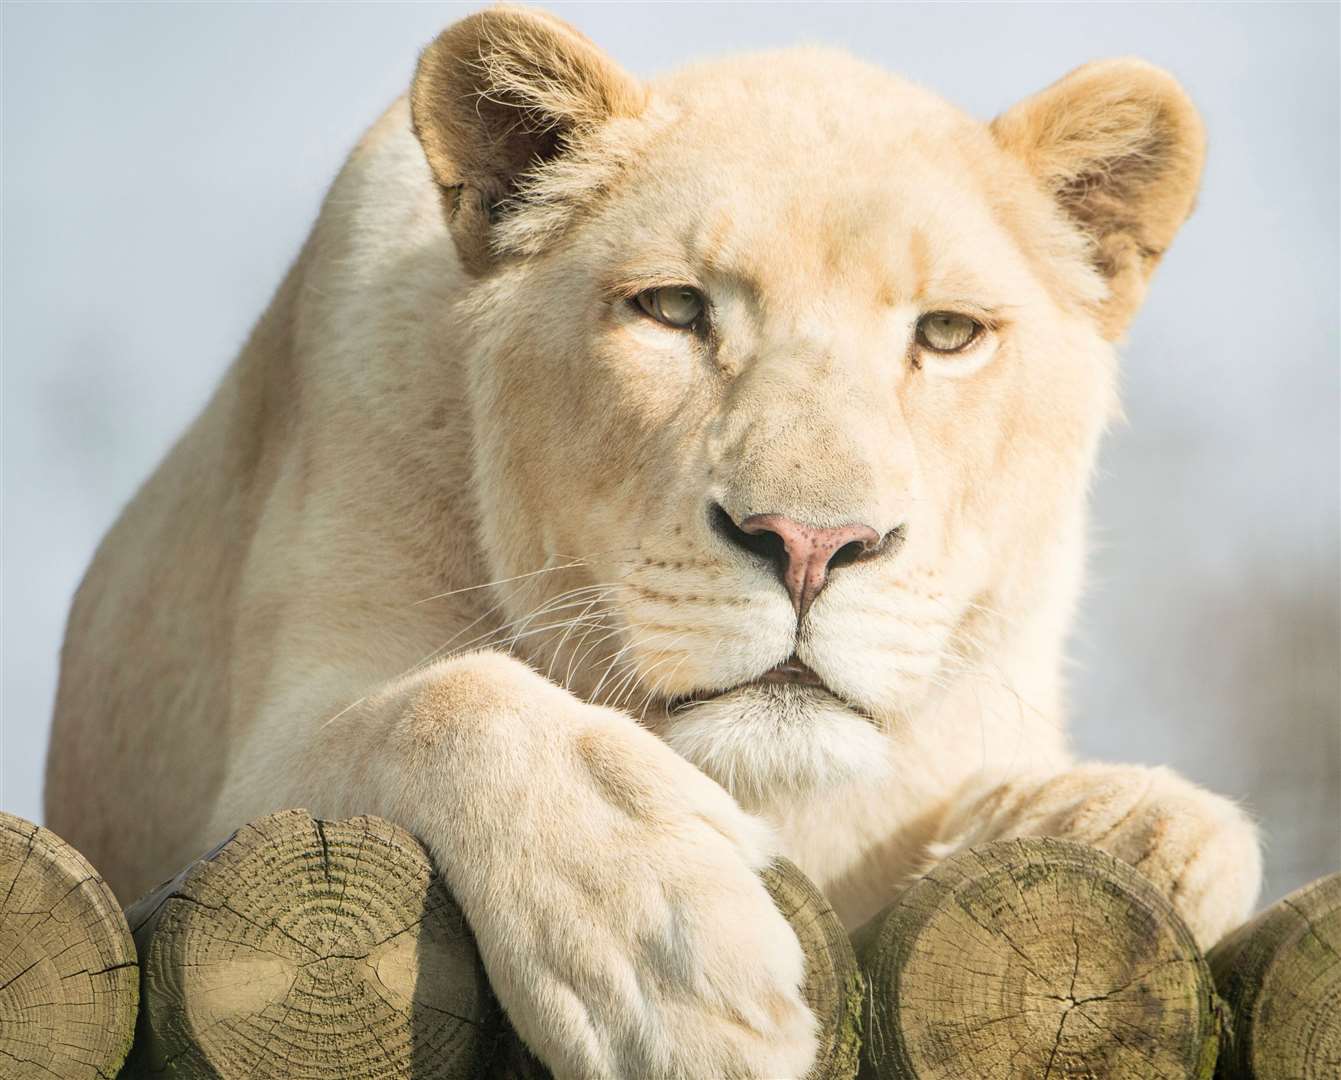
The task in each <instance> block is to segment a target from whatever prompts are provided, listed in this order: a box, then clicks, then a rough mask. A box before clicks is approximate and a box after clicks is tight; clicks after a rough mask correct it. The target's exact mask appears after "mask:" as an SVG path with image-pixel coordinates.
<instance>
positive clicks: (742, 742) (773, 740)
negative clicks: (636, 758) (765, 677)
mask: <svg viewBox="0 0 1341 1080" xmlns="http://www.w3.org/2000/svg"><path fill="white" fill-rule="evenodd" d="M664 737H665V740H666V742H667V743H669V744H670V746H671V747H672V748H673V749H674V750H675V751H676V752H677V753H678V754H679V755H680V756H681V757H683V758H685V759H686V760H688V761H691V762H693V763H694V764H695V765H697V766H698V767H699V768H700V769H702V770H703V771H704V772H705V773H707V774H708V775H709V776H711V777H712V778H713V779H714V780H716V781H717V782H718V783H719V784H721V785H722V786H723V787H724V788H726V790H727V791H729V792H731V794H732V795H734V796H735V797H736V799H737V800H738V801H740V802H741V803H742V804H744V805H746V806H758V805H760V804H764V803H768V802H771V801H773V800H774V799H776V798H777V797H778V796H780V795H787V796H806V795H814V794H817V793H820V792H822V791H824V790H826V789H828V788H833V787H837V786H839V785H842V784H846V783H848V782H850V781H854V780H868V781H869V780H876V779H879V778H880V777H881V776H883V775H884V774H885V773H886V772H888V770H889V766H890V760H889V742H888V740H887V739H886V738H885V736H884V735H882V734H881V733H880V732H879V731H878V730H877V729H876V727H875V725H874V724H872V723H871V722H870V721H869V720H866V719H865V718H863V717H861V716H859V715H857V714H856V713H855V712H853V711H852V710H851V709H848V708H846V707H844V706H843V705H842V704H841V703H840V702H839V701H837V700H836V699H835V698H833V697H832V696H831V695H829V694H826V693H824V692H822V691H819V690H815V689H810V688H803V687H796V686H786V685H779V686H750V687H746V688H744V689H741V690H736V691H733V692H732V693H730V694H726V695H724V696H723V697H720V698H714V699H712V700H711V701H706V702H704V703H703V704H701V705H693V706H690V707H689V708H688V709H686V710H685V711H684V712H683V713H681V714H680V715H679V716H677V717H673V718H672V719H671V722H670V724H669V725H668V727H667V729H666V731H665V736H664Z"/></svg>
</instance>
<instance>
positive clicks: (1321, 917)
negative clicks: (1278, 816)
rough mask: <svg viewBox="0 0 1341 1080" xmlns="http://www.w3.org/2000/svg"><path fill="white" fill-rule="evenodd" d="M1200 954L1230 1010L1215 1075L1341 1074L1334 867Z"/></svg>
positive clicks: (1279, 1079) (1306, 1078)
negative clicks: (1222, 1049) (1204, 957)
mask: <svg viewBox="0 0 1341 1080" xmlns="http://www.w3.org/2000/svg"><path fill="white" fill-rule="evenodd" d="M1207 959H1208V960H1209V961H1210V965H1211V971H1212V973H1213V974H1214V975H1215V982H1216V985H1217V986H1218V987H1219V988H1220V993H1221V994H1223V995H1224V998H1225V1001H1226V1003H1227V1004H1228V1006H1229V1009H1230V1012H1231V1015H1232V1021H1231V1027H1230V1038H1229V1039H1227V1040H1226V1045H1225V1049H1224V1051H1223V1052H1222V1055H1221V1061H1220V1070H1219V1072H1218V1073H1217V1075H1218V1076H1220V1077H1221V1078H1222V1080H1250V1078H1251V1080H1324V1078H1327V1080H1335V1078H1336V1077H1338V1076H1341V874H1332V875H1331V876H1329V877H1325V878H1322V879H1320V880H1318V881H1315V882H1314V883H1313V884H1312V885H1307V886H1305V887H1304V888H1302V889H1300V890H1299V891H1298V892H1294V893H1291V894H1290V895H1289V896H1287V897H1286V898H1285V899H1284V900H1282V901H1280V902H1279V903H1278V904H1276V905H1274V906H1273V907H1270V908H1268V909H1267V910H1266V911H1264V912H1262V913H1261V914H1260V915H1258V916H1257V917H1256V918H1255V919H1253V920H1252V921H1251V922H1249V923H1247V924H1246V925H1244V926H1242V927H1240V928H1239V929H1238V930H1236V931H1235V932H1234V933H1232V934H1230V935H1229V936H1228V937H1227V938H1225V939H1224V941H1222V942H1220V944H1219V945H1217V946H1216V947H1215V948H1214V949H1212V950H1211V952H1210V955H1209V957H1208V958H1207Z"/></svg>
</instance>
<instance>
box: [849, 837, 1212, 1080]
mask: <svg viewBox="0 0 1341 1080" xmlns="http://www.w3.org/2000/svg"><path fill="white" fill-rule="evenodd" d="M855 944H856V947H857V955H858V958H859V960H860V961H861V963H862V965H863V968H864V970H865V973H866V978H867V984H868V989H867V997H866V1003H865V1017H864V1022H863V1027H864V1029H865V1031H864V1063H865V1066H866V1070H865V1071H864V1072H863V1075H868V1074H869V1075H871V1076H874V1077H877V1078H879V1080H896V1078H897V1080H951V1078H953V1080H965V1078H970V1077H971V1078H974V1080H996V1078H1001V1080H1009V1078H1014V1077H1020V1076H1035V1077H1040V1078H1042V1077H1063V1076H1086V1077H1093V1078H1103V1077H1113V1078H1118V1077H1123V1078H1125V1077H1138V1076H1139V1077H1151V1078H1155V1077H1170V1078H1172V1077H1177V1078H1180V1080H1181V1078H1183V1077H1198V1078H1208V1077H1210V1076H1211V1074H1212V1072H1213V1070H1214V1067H1215V1058H1216V1051H1217V1046H1218V1037H1219V1020H1218V1012H1217V1009H1216V999H1215V995H1214V992H1213V989H1212V984H1211V979H1210V972H1209V971H1208V969H1207V967H1206V963H1205V960H1204V959H1203V958H1202V956H1201V954H1200V952H1199V951H1198V949H1197V946H1196V943H1195V941H1194V940H1193V938H1192V934H1191V932H1190V931H1189V930H1188V928H1187V926H1186V925H1185V924H1184V923H1183V921H1182V920H1181V919H1180V918H1179V917H1178V915H1177V913H1176V912H1175V911H1174V910H1173V908H1172V906H1171V905H1170V904H1169V902H1168V900H1166V899H1165V898H1164V897H1163V896H1162V895H1161V894H1160V893H1159V892H1158V891H1157V890H1156V889H1155V887H1154V886H1153V885H1152V884H1150V882H1148V881H1147V880H1146V879H1145V878H1143V877H1142V876H1141V875H1140V874H1139V873H1137V872H1136V871H1135V870H1134V869H1132V868H1131V867H1130V866H1128V865H1126V864H1125V863H1121V862H1119V861H1118V860H1116V859H1114V858H1112V857H1111V856H1109V855H1107V854H1105V853H1103V852H1101V851H1098V850H1097V849H1094V848H1090V847H1086V846H1084V845H1081V844H1074V843H1070V842H1068V841H1064V840H1055V839H1045V838H1028V839H1021V840H1007V841H1000V842H997V843H993V844H988V845H985V846H983V847H980V848H975V849H972V850H970V851H965V852H961V853H959V854H957V855H955V856H953V857H952V858H950V859H947V860H946V861H944V862H942V863H940V864H939V865H938V866H936V867H935V868H934V869H933V870H932V871H931V872H930V873H929V874H927V875H926V876H925V877H924V878H922V879H920V880H919V881H918V882H917V883H916V884H914V885H913V886H912V887H911V888H909V889H908V890H907V892H906V893H904V895H903V896H902V897H900V898H899V900H898V901H897V902H896V903H894V904H893V905H891V906H890V907H889V908H887V909H886V910H885V911H884V912H883V913H881V914H880V915H878V916H877V917H876V918H875V919H874V920H872V921H871V922H870V923H868V924H867V925H866V926H865V927H863V928H862V929H861V930H859V931H858V932H857V934H856V935H855Z"/></svg>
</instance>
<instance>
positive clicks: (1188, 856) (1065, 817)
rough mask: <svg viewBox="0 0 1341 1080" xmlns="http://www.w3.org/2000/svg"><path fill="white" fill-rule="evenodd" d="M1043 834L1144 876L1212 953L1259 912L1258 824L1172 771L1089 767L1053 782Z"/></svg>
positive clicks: (1044, 799) (1046, 792) (1045, 788)
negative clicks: (1089, 847)
mask: <svg viewBox="0 0 1341 1080" xmlns="http://www.w3.org/2000/svg"><path fill="white" fill-rule="evenodd" d="M1037 799H1038V801H1039V802H1040V803H1042V804H1044V805H1046V804H1048V803H1050V802H1054V801H1055V802H1056V803H1059V804H1060V805H1057V807H1056V809H1055V810H1054V811H1053V812H1052V813H1051V814H1049V815H1048V818H1047V820H1046V822H1045V823H1044V825H1043V828H1041V829H1040V830H1039V832H1040V834H1042V835H1049V836H1062V837H1067V838H1069V839H1073V840H1078V841H1081V842H1083V843H1088V844H1093V845H1094V846H1095V847H1098V848H1101V849H1102V850H1104V851H1107V852H1109V853H1110V854H1112V855H1115V856H1117V857H1118V858H1119V859H1122V860H1123V861H1124V862H1128V863H1131V864H1132V865H1133V866H1134V867H1136V869H1138V870H1140V871H1141V873H1143V874H1144V875H1145V876H1146V877H1148V878H1149V879H1150V880H1151V881H1152V882H1154V884H1155V885H1156V886H1157V887H1158V888H1159V889H1160V890H1161V891H1162V892H1163V893H1164V894H1165V895H1166V896H1167V897H1168V898H1169V899H1170V900H1171V901H1173V905H1174V907H1175V908H1177V909H1178V912H1179V914H1181V915H1182V916H1183V918H1184V919H1185V920H1186V921H1187V924H1188V926H1189V927H1190V928H1191V930H1192V933H1193V935H1194V936H1195V937H1196V939H1197V943H1198V944H1200V945H1201V946H1202V947H1203V948H1209V947H1210V946H1211V945H1213V944H1214V943H1215V942H1216V941H1218V940H1219V939H1220V938H1221V937H1223V936H1224V935H1225V934H1226V933H1227V932H1228V931H1230V930H1232V929H1233V928H1234V927H1236V926H1238V925H1239V924H1240V923H1241V922H1243V921H1244V920H1245V919H1247V918H1248V916H1249V915H1250V914H1251V913H1252V910H1253V905H1254V904H1255V903H1256V901H1257V893H1258V890H1259V888H1260V887H1261V881H1262V854H1261V849H1260V848H1259V846H1258V836H1257V827H1256V826H1255V825H1254V824H1253V821H1252V819H1251V818H1250V817H1249V816H1248V815H1247V813H1246V812H1245V811H1244V810H1243V809H1242V808H1241V807H1239V806H1238V805H1236V804H1235V803H1233V802H1231V801H1230V800H1229V799H1226V798H1224V797H1223V796H1220V795H1216V794H1213V793H1212V792H1209V791H1206V790H1205V789H1204V788H1201V787H1198V786H1197V785H1196V784H1194V783H1192V782H1191V781H1190V780H1185V779H1184V778H1183V777H1181V776H1179V775H1178V774H1177V773H1175V772H1173V771H1172V770H1170V769H1166V768H1162V767H1160V768H1145V767H1141V766H1114V765H1087V766H1081V767H1079V768H1076V769H1072V770H1070V771H1068V772H1066V773H1063V774H1061V775H1060V776H1058V777H1055V778H1053V779H1052V780H1049V781H1047V782H1045V783H1044V784H1043V785H1042V787H1041V788H1040V789H1039V790H1038V794H1037Z"/></svg>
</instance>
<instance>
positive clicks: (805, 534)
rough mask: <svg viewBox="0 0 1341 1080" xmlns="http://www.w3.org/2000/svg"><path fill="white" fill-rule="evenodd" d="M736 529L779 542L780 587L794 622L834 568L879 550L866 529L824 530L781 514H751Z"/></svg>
mask: <svg viewBox="0 0 1341 1080" xmlns="http://www.w3.org/2000/svg"><path fill="white" fill-rule="evenodd" d="M738 528H739V529H740V531H741V532H743V533H748V534H749V535H751V536H758V535H761V534H763V533H772V534H773V535H774V536H776V537H777V538H778V539H779V540H781V541H782V556H783V557H782V558H781V559H780V560H779V563H780V566H779V569H780V570H781V576H782V584H783V585H785V586H786V587H787V593H788V595H789V596H791V598H792V607H794V608H795V609H796V615H797V617H798V618H800V617H801V616H803V615H804V614H805V613H806V611H807V610H809V608H810V605H811V604H812V603H813V602H814V600H815V597H816V596H818V595H819V591H820V590H821V589H822V588H824V585H825V583H826V582H827V581H828V579H829V572H830V571H831V570H832V569H833V568H834V567H835V566H838V565H842V564H844V563H848V562H855V561H856V560H857V559H860V558H862V557H863V556H866V555H871V554H874V553H875V552H876V551H877V550H878V549H879V548H880V547H881V546H882V545H881V541H880V534H879V533H878V532H876V531H875V530H874V529H873V528H871V527H870V526H869V525H836V526H833V527H832V528H827V529H825V528H820V527H819V526H816V525H807V524H806V523H805V522H803V521H795V520H793V519H792V518H789V517H785V516H783V515H782V514H752V515H750V516H749V517H747V518H746V519H745V520H744V521H742V522H741V523H740V525H739V526H738ZM840 552H842V555H840V554H839V553H840Z"/></svg>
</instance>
